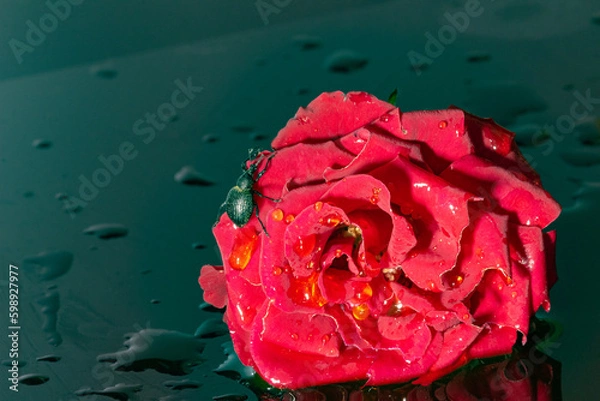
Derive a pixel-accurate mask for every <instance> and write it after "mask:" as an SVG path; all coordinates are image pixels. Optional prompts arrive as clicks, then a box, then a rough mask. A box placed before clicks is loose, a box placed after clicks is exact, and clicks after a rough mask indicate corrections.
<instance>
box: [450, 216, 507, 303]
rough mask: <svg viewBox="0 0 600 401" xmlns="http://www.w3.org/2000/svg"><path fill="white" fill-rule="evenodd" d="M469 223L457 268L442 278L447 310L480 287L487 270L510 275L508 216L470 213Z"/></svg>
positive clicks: (464, 233) (462, 240)
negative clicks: (445, 282) (498, 270)
mask: <svg viewBox="0 0 600 401" xmlns="http://www.w3.org/2000/svg"><path fill="white" fill-rule="evenodd" d="M470 214H471V224H470V225H469V227H467V228H466V229H465V231H464V232H463V236H462V239H461V251H460V256H459V258H458V262H457V264H456V267H455V268H454V269H452V271H450V272H448V273H446V274H445V275H444V278H445V280H446V281H447V282H448V284H447V285H446V288H447V290H446V291H444V292H443V293H442V302H443V303H444V305H446V306H447V307H451V305H453V304H455V303H456V302H458V301H462V300H463V299H465V298H466V297H467V296H468V295H469V294H470V293H471V292H472V291H473V289H474V288H475V287H476V286H477V285H478V284H479V282H480V281H481V278H482V277H483V273H484V271H485V270H487V269H500V270H502V271H504V272H505V274H506V275H510V262H509V258H508V245H507V244H506V242H507V240H506V233H507V232H508V217H507V216H501V215H498V214H495V213H485V212H479V211H476V210H471V213H470Z"/></svg>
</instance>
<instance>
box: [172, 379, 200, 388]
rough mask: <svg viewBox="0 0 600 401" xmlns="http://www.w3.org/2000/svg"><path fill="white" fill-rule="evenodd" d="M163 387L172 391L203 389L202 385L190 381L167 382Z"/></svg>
mask: <svg viewBox="0 0 600 401" xmlns="http://www.w3.org/2000/svg"><path fill="white" fill-rule="evenodd" d="M163 386H165V387H167V388H169V389H171V390H186V389H192V388H200V387H202V383H199V382H197V381H194V380H190V379H183V380H167V381H166V382H164V383H163Z"/></svg>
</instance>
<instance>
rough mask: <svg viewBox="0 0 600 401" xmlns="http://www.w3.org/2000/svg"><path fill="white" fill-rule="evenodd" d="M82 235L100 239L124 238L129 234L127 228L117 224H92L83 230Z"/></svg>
mask: <svg viewBox="0 0 600 401" xmlns="http://www.w3.org/2000/svg"><path fill="white" fill-rule="evenodd" d="M83 233H84V234H87V235H95V236H96V237H98V238H100V239H111V238H119V237H124V236H126V235H127V234H128V233H129V230H128V229H127V227H125V226H124V225H122V224H118V223H101V224H94V225H91V226H89V227H88V228H86V229H85V230H83Z"/></svg>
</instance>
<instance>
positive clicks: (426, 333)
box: [377, 313, 432, 363]
mask: <svg viewBox="0 0 600 401" xmlns="http://www.w3.org/2000/svg"><path fill="white" fill-rule="evenodd" d="M377 328H378V330H379V333H381V335H382V337H383V339H382V342H381V345H380V346H379V347H377V348H378V349H382V348H388V349H390V348H392V347H393V348H396V349H399V350H400V351H402V355H403V359H404V360H405V361H407V362H408V361H410V362H411V363H412V362H414V361H417V360H419V359H420V358H422V357H423V354H425V351H426V350H427V347H428V346H429V344H430V342H431V337H432V335H431V329H430V328H429V326H427V324H426V323H425V319H424V318H423V315H421V314H420V313H406V314H400V315H398V316H380V317H379V319H377Z"/></svg>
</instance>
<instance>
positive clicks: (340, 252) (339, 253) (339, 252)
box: [335, 248, 342, 258]
mask: <svg viewBox="0 0 600 401" xmlns="http://www.w3.org/2000/svg"><path fill="white" fill-rule="evenodd" d="M341 256H342V250H341V249H340V248H338V249H336V250H335V257H336V258H339V257H341Z"/></svg>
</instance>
